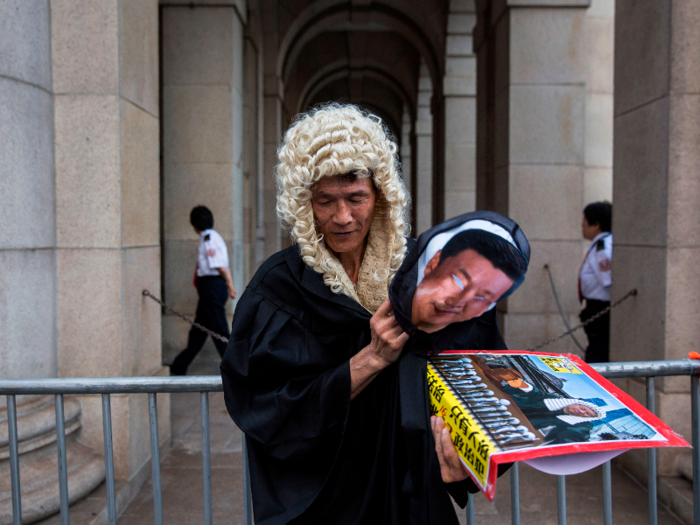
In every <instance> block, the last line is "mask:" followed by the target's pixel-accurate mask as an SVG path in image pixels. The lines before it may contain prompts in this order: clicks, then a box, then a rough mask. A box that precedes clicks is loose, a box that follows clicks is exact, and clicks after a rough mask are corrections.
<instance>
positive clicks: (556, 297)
mask: <svg viewBox="0 0 700 525" xmlns="http://www.w3.org/2000/svg"><path fill="white" fill-rule="evenodd" d="M544 269H545V270H547V276H548V277H549V285H550V286H551V287H552V295H554V301H555V302H556V303H557V309H558V310H559V315H560V316H561V320H562V321H563V322H564V326H565V327H566V330H567V332H568V333H569V335H570V336H571V339H573V340H574V343H575V344H576V346H578V349H579V350H581V353H582V354H583V355H585V354H586V349H585V348H584V347H583V345H582V344H581V343H579V342H578V339H576V336H575V335H574V333H573V332H572V331H571V327H570V326H569V320H568V319H567V318H566V314H565V313H564V309H563V308H562V306H561V301H559V294H558V293H557V288H556V286H554V276H553V275H552V269H551V268H550V267H549V265H548V264H545V265H544Z"/></svg>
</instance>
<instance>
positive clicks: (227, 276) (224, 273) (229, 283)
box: [216, 268, 238, 299]
mask: <svg viewBox="0 0 700 525" xmlns="http://www.w3.org/2000/svg"><path fill="white" fill-rule="evenodd" d="M216 271H217V272H219V275H220V276H221V277H223V278H224V281H226V288H228V295H229V296H230V297H231V299H235V298H236V295H238V293H237V292H236V289H235V288H234V287H233V278H232V277H231V271H230V270H229V269H228V268H217V269H216Z"/></svg>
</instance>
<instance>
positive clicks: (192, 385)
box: [0, 376, 253, 525]
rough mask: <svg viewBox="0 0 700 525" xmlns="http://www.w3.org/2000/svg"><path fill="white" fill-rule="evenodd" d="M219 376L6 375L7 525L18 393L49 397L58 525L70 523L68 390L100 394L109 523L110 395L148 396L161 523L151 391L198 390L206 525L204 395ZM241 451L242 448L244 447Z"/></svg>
mask: <svg viewBox="0 0 700 525" xmlns="http://www.w3.org/2000/svg"><path fill="white" fill-rule="evenodd" d="M222 391H223V387H222V384H221V377H218V376H190V377H114V378H75V379H72V378H71V379H68V378H66V379H6V380H0V395H6V396H7V416H8V417H7V418H8V427H9V448H10V475H11V477H12V517H13V525H21V523H22V518H21V516H22V501H21V494H20V471H19V447H18V439H17V408H16V407H17V405H16V396H18V395H32V394H35V395H46V394H52V395H54V396H55V403H56V432H57V448H58V471H59V476H58V479H59V491H60V512H61V525H68V524H69V523H70V518H69V510H68V478H67V467H66V441H65V423H64V417H63V396H64V395H71V394H83V395H84V394H99V395H101V396H102V428H103V432H104V455H105V472H106V479H105V485H106V489H107V519H108V522H109V524H110V525H116V523H117V506H116V500H115V490H114V456H113V450H112V414H111V404H110V396H111V395H112V394H148V408H149V426H150V434H151V468H152V472H151V474H152V480H153V507H154V516H155V523H156V524H157V525H162V524H163V500H162V494H161V483H160V449H159V438H158V407H157V403H156V394H165V393H170V394H174V393H183V392H199V394H200V398H201V399H200V401H201V403H200V404H201V409H200V410H201V419H202V478H203V485H204V523H205V524H206V525H212V497H211V450H210V446H209V436H210V429H209V393H210V392H222ZM244 455H245V447H244ZM244 471H245V473H244V481H243V482H244V494H245V500H244V502H243V506H244V516H245V520H246V521H245V523H246V525H252V523H253V519H252V516H253V513H252V509H251V500H250V486H249V483H250V481H249V477H248V472H247V458H245V457H244Z"/></svg>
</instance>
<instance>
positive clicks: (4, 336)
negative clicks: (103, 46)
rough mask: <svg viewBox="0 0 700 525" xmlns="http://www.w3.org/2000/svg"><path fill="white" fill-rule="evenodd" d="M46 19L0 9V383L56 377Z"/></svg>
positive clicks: (7, 6) (39, 6) (37, 13)
mask: <svg viewBox="0 0 700 525" xmlns="http://www.w3.org/2000/svg"><path fill="white" fill-rule="evenodd" d="M50 20H51V16H50V13H49V6H48V4H47V2H46V1H43V0H32V1H25V0H15V1H7V2H3V3H2V4H1V5H0V115H2V117H1V118H0V137H1V139H0V200H1V202H0V224H2V225H3V226H2V228H1V229H0V267H2V268H3V271H2V272H0V362H2V363H3V366H2V370H0V378H15V377H55V376H56V374H57V372H58V362H57V354H56V348H57V343H56V250H55V248H56V192H55V183H54V151H53V136H54V134H53V119H54V115H53V113H54V108H53V83H52V77H51V31H50ZM28 356H31V358H28ZM4 403H5V399H2V401H0V404H1V405H4Z"/></svg>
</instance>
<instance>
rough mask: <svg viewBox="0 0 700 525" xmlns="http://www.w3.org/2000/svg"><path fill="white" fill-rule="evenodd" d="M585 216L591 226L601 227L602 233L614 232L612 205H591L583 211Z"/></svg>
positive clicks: (597, 203) (596, 203)
mask: <svg viewBox="0 0 700 525" xmlns="http://www.w3.org/2000/svg"><path fill="white" fill-rule="evenodd" d="M583 216H584V217H586V221H587V222H588V224H589V225H590V226H595V225H596V224H597V225H598V226H600V231H601V232H609V231H610V230H612V204H610V203H609V202H607V201H601V202H592V203H590V204H589V205H588V206H586V207H585V208H584V209H583Z"/></svg>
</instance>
